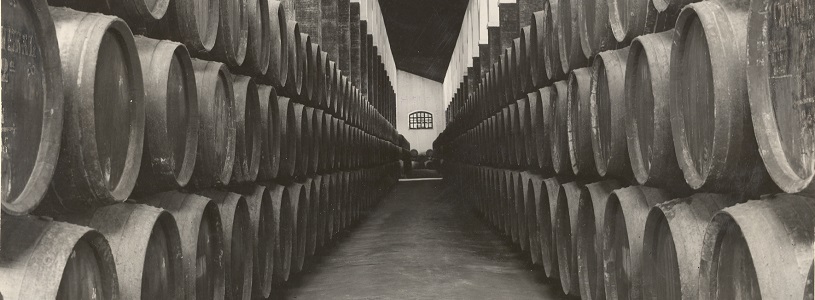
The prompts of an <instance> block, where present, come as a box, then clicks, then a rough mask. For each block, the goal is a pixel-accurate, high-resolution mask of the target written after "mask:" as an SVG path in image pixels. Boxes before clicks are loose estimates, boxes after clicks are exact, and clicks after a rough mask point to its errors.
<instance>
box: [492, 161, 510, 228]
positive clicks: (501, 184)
mask: <svg viewBox="0 0 815 300" xmlns="http://www.w3.org/2000/svg"><path fill="white" fill-rule="evenodd" d="M508 173H509V171H508V170H504V169H499V170H498V174H497V175H498V176H497V178H496V179H495V181H496V185H497V186H498V194H497V195H498V198H497V199H496V203H495V220H496V221H495V224H494V225H495V227H497V228H498V231H499V232H503V234H504V235H510V234H511V231H510V225H509V221H507V219H508V215H507V213H508V211H507V206H508V205H507V203H508V202H509V200H508V199H509V197H511V196H512V195H511V194H510V192H509V191H511V189H510V188H509V179H508V178H509V175H508Z"/></svg>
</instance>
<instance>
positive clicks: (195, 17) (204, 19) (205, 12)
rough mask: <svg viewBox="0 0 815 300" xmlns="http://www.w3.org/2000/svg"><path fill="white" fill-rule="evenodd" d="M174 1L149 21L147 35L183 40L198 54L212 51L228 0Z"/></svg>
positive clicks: (182, 41)
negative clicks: (156, 18)
mask: <svg viewBox="0 0 815 300" xmlns="http://www.w3.org/2000/svg"><path fill="white" fill-rule="evenodd" d="M80 1H81V0H80ZM171 2H172V4H170V5H169V7H168V8H167V13H166V14H165V15H164V17H163V18H161V19H160V20H158V21H157V22H151V23H149V24H147V26H146V29H145V35H146V36H149V37H152V38H157V39H162V40H173V41H178V42H181V43H183V44H184V45H186V46H187V48H188V49H189V50H190V52H192V53H195V54H206V53H207V52H209V51H210V50H212V48H213V46H215V39H216V37H217V34H218V25H219V21H220V14H221V5H220V2H226V1H217V0H177V1H171Z"/></svg>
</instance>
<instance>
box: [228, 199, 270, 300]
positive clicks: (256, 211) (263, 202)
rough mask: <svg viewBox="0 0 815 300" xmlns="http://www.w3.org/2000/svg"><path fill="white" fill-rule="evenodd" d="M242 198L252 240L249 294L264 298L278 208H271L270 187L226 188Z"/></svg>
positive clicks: (267, 294)
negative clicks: (247, 213)
mask: <svg viewBox="0 0 815 300" xmlns="http://www.w3.org/2000/svg"><path fill="white" fill-rule="evenodd" d="M230 190H231V191H232V192H234V193H238V194H241V195H242V196H243V198H244V199H246V207H247V209H248V212H249V220H250V227H251V231H250V232H249V235H250V236H251V240H252V247H251V249H253V250H252V261H253V262H254V266H253V267H252V276H251V278H252V297H254V298H268V297H269V295H270V294H271V292H272V280H273V279H272V274H273V273H274V263H275V261H274V258H275V247H276V246H277V245H276V242H277V240H278V230H279V229H278V226H279V223H278V222H279V219H278V218H279V212H278V211H275V207H274V203H273V200H272V193H271V190H272V189H271V188H267V187H266V186H263V185H245V186H241V187H233V188H231V189H230Z"/></svg>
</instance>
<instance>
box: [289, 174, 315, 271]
mask: <svg viewBox="0 0 815 300" xmlns="http://www.w3.org/2000/svg"><path fill="white" fill-rule="evenodd" d="M285 193H286V194H287V195H288V197H289V199H290V200H291V216H292V239H291V243H292V254H291V273H292V274H297V273H299V272H300V271H301V270H303V263H304V261H305V257H306V240H307V239H306V237H307V231H306V229H307V228H308V222H309V221H310V220H309V218H308V217H309V214H308V213H309V203H308V195H307V194H306V188H305V186H304V185H303V184H302V183H291V184H289V185H286V189H285Z"/></svg>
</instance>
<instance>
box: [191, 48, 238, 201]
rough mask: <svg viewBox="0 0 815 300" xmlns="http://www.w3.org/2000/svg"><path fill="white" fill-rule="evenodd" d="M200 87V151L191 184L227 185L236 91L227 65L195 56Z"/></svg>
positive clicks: (232, 156)
mask: <svg viewBox="0 0 815 300" xmlns="http://www.w3.org/2000/svg"><path fill="white" fill-rule="evenodd" d="M192 66H193V69H194V70H195V83H196V86H197V88H198V120H199V127H198V154H197V155H196V159H195V168H194V169H193V171H192V179H191V180H190V184H191V185H193V186H196V187H202V188H206V187H211V186H214V185H227V184H229V181H230V180H231V179H232V169H233V165H234V160H235V143H236V141H235V136H236V134H237V133H236V131H237V126H236V124H235V123H236V122H235V118H236V116H235V93H234V91H233V86H232V74H230V73H229V70H227V68H226V65H224V64H222V63H219V62H211V61H204V60H198V59H193V60H192Z"/></svg>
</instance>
